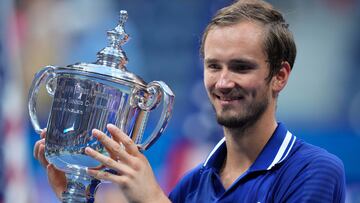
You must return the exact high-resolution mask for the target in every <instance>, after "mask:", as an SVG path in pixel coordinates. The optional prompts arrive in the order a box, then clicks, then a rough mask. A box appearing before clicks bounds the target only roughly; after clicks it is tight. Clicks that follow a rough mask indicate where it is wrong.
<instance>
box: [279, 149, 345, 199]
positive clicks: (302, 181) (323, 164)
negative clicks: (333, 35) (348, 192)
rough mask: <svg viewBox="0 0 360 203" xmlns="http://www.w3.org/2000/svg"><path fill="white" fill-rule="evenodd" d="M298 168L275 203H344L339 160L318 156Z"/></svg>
mask: <svg viewBox="0 0 360 203" xmlns="http://www.w3.org/2000/svg"><path fill="white" fill-rule="evenodd" d="M299 167H300V168H298V169H297V171H296V173H295V174H292V175H293V176H292V177H293V179H292V181H290V182H289V183H288V184H286V185H287V188H285V189H284V188H283V190H282V191H284V193H282V194H281V192H280V194H279V195H280V196H281V199H277V200H275V202H319V203H321V202H345V173H344V166H343V164H342V162H341V160H340V159H338V158H337V157H336V156H334V155H331V154H326V155H320V156H317V157H315V158H314V159H313V160H312V161H311V162H309V163H307V164H303V165H301V164H299ZM288 177H291V175H289V176H288ZM280 196H278V197H280Z"/></svg>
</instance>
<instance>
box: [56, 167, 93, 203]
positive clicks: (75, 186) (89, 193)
mask: <svg viewBox="0 0 360 203" xmlns="http://www.w3.org/2000/svg"><path fill="white" fill-rule="evenodd" d="M65 175H66V180H67V185H66V190H65V191H64V192H63V194H62V203H93V202H94V200H95V198H94V196H95V192H96V189H97V187H98V185H99V183H100V181H99V180H97V179H94V178H92V177H91V176H88V175H86V174H85V175H84V174H82V173H75V174H74V173H65Z"/></svg>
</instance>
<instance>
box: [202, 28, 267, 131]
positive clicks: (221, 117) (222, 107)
mask: <svg viewBox="0 0 360 203" xmlns="http://www.w3.org/2000/svg"><path fill="white" fill-rule="evenodd" d="M263 32H264V31H263V29H262V28H261V27H260V26H259V25H257V24H254V23H251V22H247V21H245V22H240V23H238V24H235V25H230V26H223V27H219V26H215V27H213V28H212V29H211V30H209V32H208V35H207V37H206V40H205V44H204V83H205V87H206V90H207V93H208V96H209V98H210V101H211V103H212V105H213V107H214V109H215V111H216V116H217V120H218V122H219V123H220V124H221V125H223V126H225V127H229V128H241V127H244V126H248V125H251V124H252V123H254V122H256V121H257V120H258V119H259V118H260V117H261V115H262V114H263V113H264V112H265V111H266V109H267V107H268V104H269V103H270V99H271V98H272V96H271V95H272V94H271V88H270V86H269V84H271V83H269V82H268V81H267V76H268V74H269V64H268V63H267V62H266V61H267V57H266V55H265V53H264V50H263V38H264V33H263Z"/></svg>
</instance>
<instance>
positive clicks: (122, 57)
mask: <svg viewBox="0 0 360 203" xmlns="http://www.w3.org/2000/svg"><path fill="white" fill-rule="evenodd" d="M127 18H128V14H127V11H125V10H121V11H120V19H119V24H118V25H117V26H116V27H115V28H114V29H112V30H109V31H107V37H108V40H109V43H108V46H106V47H105V48H103V49H102V50H100V51H99V52H98V53H97V61H96V62H95V63H92V64H88V63H77V64H74V65H70V66H67V67H66V68H65V69H67V68H70V69H75V70H80V71H85V72H89V73H95V74H100V75H102V76H108V77H111V78H112V79H116V80H122V81H125V82H126V83H127V84H129V83H130V84H134V85H135V84H136V85H140V86H146V83H145V81H144V80H143V79H142V78H140V77H139V76H137V75H135V74H133V73H131V72H128V71H127V69H126V66H125V65H126V64H127V62H128V58H127V57H126V54H125V52H124V50H123V49H122V47H121V46H122V45H123V44H125V43H126V42H127V41H128V39H129V35H128V34H127V33H126V32H125V29H124V24H125V22H126V20H127Z"/></svg>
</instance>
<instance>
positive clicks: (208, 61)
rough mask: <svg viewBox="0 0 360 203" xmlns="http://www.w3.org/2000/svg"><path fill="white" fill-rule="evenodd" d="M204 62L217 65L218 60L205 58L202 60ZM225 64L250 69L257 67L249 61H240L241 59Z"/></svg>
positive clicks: (253, 62)
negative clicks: (239, 65) (243, 66)
mask: <svg viewBox="0 0 360 203" xmlns="http://www.w3.org/2000/svg"><path fill="white" fill-rule="evenodd" d="M204 62H205V64H213V63H219V60H218V59H214V58H207V59H205V60H204ZM227 64H229V65H236V64H243V65H247V66H250V67H252V68H256V67H257V66H258V64H257V63H256V62H255V61H253V60H249V59H242V58H239V59H231V60H230V61H228V62H227Z"/></svg>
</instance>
